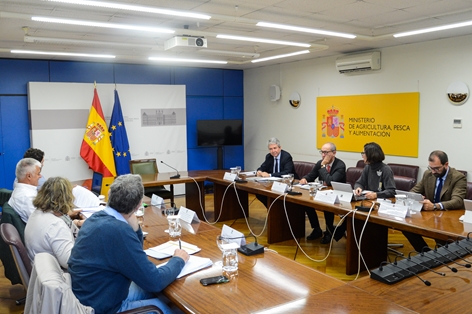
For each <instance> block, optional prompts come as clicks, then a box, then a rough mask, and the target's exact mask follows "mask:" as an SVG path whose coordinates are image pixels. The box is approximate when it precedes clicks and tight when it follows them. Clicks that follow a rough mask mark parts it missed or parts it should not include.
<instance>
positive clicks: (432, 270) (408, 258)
mask: <svg viewBox="0 0 472 314" xmlns="http://www.w3.org/2000/svg"><path fill="white" fill-rule="evenodd" d="M414 252H415V253H416V251H414ZM411 253H413V252H410V253H408V257H407V258H406V259H407V261H408V262H412V263H414V264H416V265H418V266H421V267H423V269H426V270H429V271H430V272H433V273H435V274H438V275H440V276H446V274H445V273H440V272H438V271H435V270H434V269H431V268H429V267H428V266H425V265H423V264H420V263H418V262H416V261H414V260H412V259H411ZM446 266H447V265H446ZM448 267H449V266H448ZM449 268H450V267H449ZM450 269H451V270H452V271H453V272H457V269H455V268H454V270H455V271H454V270H453V269H452V268H450Z"/></svg>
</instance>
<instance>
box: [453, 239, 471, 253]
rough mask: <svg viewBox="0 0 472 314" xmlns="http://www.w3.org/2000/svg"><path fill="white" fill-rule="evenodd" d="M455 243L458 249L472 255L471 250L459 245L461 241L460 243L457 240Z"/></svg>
mask: <svg viewBox="0 0 472 314" xmlns="http://www.w3.org/2000/svg"><path fill="white" fill-rule="evenodd" d="M454 243H455V244H456V245H457V246H458V247H460V248H463V249H464V250H466V251H467V253H469V254H471V253H472V251H471V250H470V249H469V248H467V247H464V246H462V245H460V244H459V243H460V241H459V240H456V241H454Z"/></svg>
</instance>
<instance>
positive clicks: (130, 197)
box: [68, 174, 189, 314]
mask: <svg viewBox="0 0 472 314" xmlns="http://www.w3.org/2000/svg"><path fill="white" fill-rule="evenodd" d="M143 194H144V188H143V184H142V180H141V177H140V176H139V175H131V174H128V175H122V176H119V177H118V178H116V179H115V181H114V182H113V184H111V186H110V190H109V196H108V203H107V207H106V208H105V209H104V210H102V211H99V212H97V213H95V214H93V215H92V216H91V217H90V218H88V219H87V220H86V221H85V223H84V224H83V226H82V228H81V230H80V232H79V236H78V237H77V239H76V242H75V245H74V247H73V249H72V252H71V256H70V258H69V262H68V264H69V273H70V275H71V278H72V290H73V292H74V294H75V295H76V296H77V298H78V299H79V301H80V302H81V303H82V304H84V305H87V306H91V307H92V308H94V310H95V313H96V314H100V313H117V312H122V311H126V310H130V309H135V308H138V307H141V306H145V305H156V306H158V307H159V308H160V309H161V310H163V312H164V313H172V310H171V308H170V306H171V304H168V303H169V302H170V301H169V300H168V299H166V298H165V297H164V296H163V295H160V294H159V292H160V291H161V290H162V289H164V288H165V287H166V286H167V285H169V284H170V283H172V282H173V281H174V280H175V278H176V277H177V276H178V275H179V273H180V271H181V270H182V268H183V267H184V265H185V263H186V262H187V261H188V259H189V255H188V254H187V252H185V251H184V250H180V249H176V250H175V253H174V256H173V257H172V258H171V259H170V260H169V262H168V263H167V265H165V266H163V267H159V268H156V265H154V264H153V263H152V262H151V261H149V259H148V257H147V255H146V253H145V252H144V251H143V232H142V230H141V228H140V226H139V224H138V221H137V218H136V215H135V214H134V213H135V211H136V210H137V209H138V208H139V206H140V205H141V202H142V199H143Z"/></svg>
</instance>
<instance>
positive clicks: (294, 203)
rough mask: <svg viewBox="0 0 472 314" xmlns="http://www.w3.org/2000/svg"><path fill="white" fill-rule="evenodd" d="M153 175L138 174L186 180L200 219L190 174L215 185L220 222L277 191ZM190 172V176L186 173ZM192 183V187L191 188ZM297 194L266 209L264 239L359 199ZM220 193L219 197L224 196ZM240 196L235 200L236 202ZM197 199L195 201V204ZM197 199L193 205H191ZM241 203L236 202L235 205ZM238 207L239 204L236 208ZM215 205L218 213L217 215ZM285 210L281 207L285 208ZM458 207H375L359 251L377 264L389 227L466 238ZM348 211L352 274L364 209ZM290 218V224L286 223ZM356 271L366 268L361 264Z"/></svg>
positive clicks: (298, 230)
mask: <svg viewBox="0 0 472 314" xmlns="http://www.w3.org/2000/svg"><path fill="white" fill-rule="evenodd" d="M160 175H161V174H159V175H158V176H156V177H155V178H153V180H148V178H147V177H145V176H143V181H144V184H145V186H149V185H152V184H155V185H162V184H169V182H173V183H174V184H176V183H186V187H188V188H189V189H188V190H187V192H186V201H187V202H189V203H187V204H190V205H186V206H187V207H188V208H190V209H194V210H195V211H196V212H197V213H198V214H199V217H200V218H202V215H203V213H204V212H203V211H201V210H199V209H200V201H199V200H200V199H202V198H204V197H203V189H201V191H202V194H200V196H199V195H198V193H197V192H198V191H196V190H197V189H195V186H196V185H195V182H194V181H193V179H191V178H189V177H193V178H195V180H196V181H197V182H199V183H200V182H201V186H202V187H203V182H204V181H210V182H213V184H214V198H215V204H214V205H215V217H218V216H219V215H220V214H221V217H220V221H225V220H229V219H236V218H241V217H243V216H244V214H243V210H244V212H245V213H246V215H248V214H249V210H248V202H247V199H248V193H254V194H261V195H265V196H267V197H268V200H269V201H268V203H269V204H271V203H272V200H274V199H275V198H277V197H278V196H279V194H277V193H274V192H272V191H271V190H270V184H261V183H257V182H247V183H237V184H236V185H235V186H230V187H229V188H228V186H229V185H230V184H232V182H229V181H226V180H223V176H224V171H222V170H220V171H218V170H215V171H193V172H192V171H191V172H188V173H185V174H184V175H182V177H181V178H180V179H176V180H174V179H172V180H171V179H168V178H167V179H165V177H164V176H162V177H161V176H160ZM188 176H189V177H188ZM192 182H193V186H194V188H193V189H192V188H191V186H192ZM299 191H301V192H302V195H298V196H290V195H288V196H286V197H281V198H279V199H278V200H277V201H276V202H274V204H273V205H272V207H271V209H270V214H269V217H268V226H267V239H268V242H269V243H276V242H280V241H284V240H287V239H292V237H293V236H292V231H293V232H294V234H295V237H297V238H299V237H304V236H305V210H304V209H305V208H306V207H311V208H315V209H317V210H321V211H329V212H333V213H335V214H341V215H346V214H348V213H350V211H351V210H352V208H354V206H355V205H356V204H358V203H352V204H351V208H345V207H342V206H340V205H331V204H327V203H322V202H318V201H315V200H313V198H312V197H310V195H309V192H308V191H306V190H301V189H299ZM223 195H224V197H223ZM238 199H239V201H238ZM197 201H198V202H197ZM196 203H198V206H196V205H195V204H196ZM240 204H241V205H240ZM241 206H242V208H241ZM220 208H223V212H221V213H220ZM285 209H286V210H285ZM462 214H463V211H460V210H456V211H436V212H420V213H418V214H415V215H413V216H412V217H411V218H406V219H396V218H392V217H383V216H380V215H379V214H378V212H377V211H373V212H372V213H371V215H370V217H369V218H368V222H369V223H368V224H367V225H366V228H365V230H364V235H363V238H362V242H361V252H362V253H363V256H364V259H365V260H366V263H367V267H368V268H376V267H378V266H379V264H380V263H381V262H382V261H384V260H385V259H386V256H387V242H388V228H393V229H398V230H402V231H410V232H413V233H417V234H420V235H423V236H427V237H431V238H437V239H443V240H447V239H449V238H454V239H455V238H456V237H457V236H466V235H467V232H468V231H469V230H467V229H464V225H463V224H462V223H461V222H460V221H459V216H460V215H462ZM351 215H353V213H350V216H349V217H348V218H346V219H347V221H348V224H347V226H348V229H347V235H348V236H347V242H346V273H347V274H354V273H356V272H357V270H358V263H357V261H358V253H359V250H358V248H357V244H356V242H355V239H354V230H355V234H356V237H357V238H358V237H359V234H360V232H361V230H362V228H363V226H364V224H365V221H366V219H367V213H364V212H356V213H355V214H354V215H355V218H356V219H354V222H353V220H352V218H351V217H352V216H351ZM287 217H288V221H289V222H290V226H291V228H290V226H289V224H288V222H287ZM361 269H365V268H364V265H363V264H362V265H361Z"/></svg>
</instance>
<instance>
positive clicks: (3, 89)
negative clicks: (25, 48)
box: [0, 59, 49, 95]
mask: <svg viewBox="0 0 472 314" xmlns="http://www.w3.org/2000/svg"><path fill="white" fill-rule="evenodd" d="M30 81H33V82H47V81H49V62H48V61H33V60H12V59H0V95H19V94H20V95H26V93H27V89H28V88H27V83H28V82H30Z"/></svg>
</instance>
